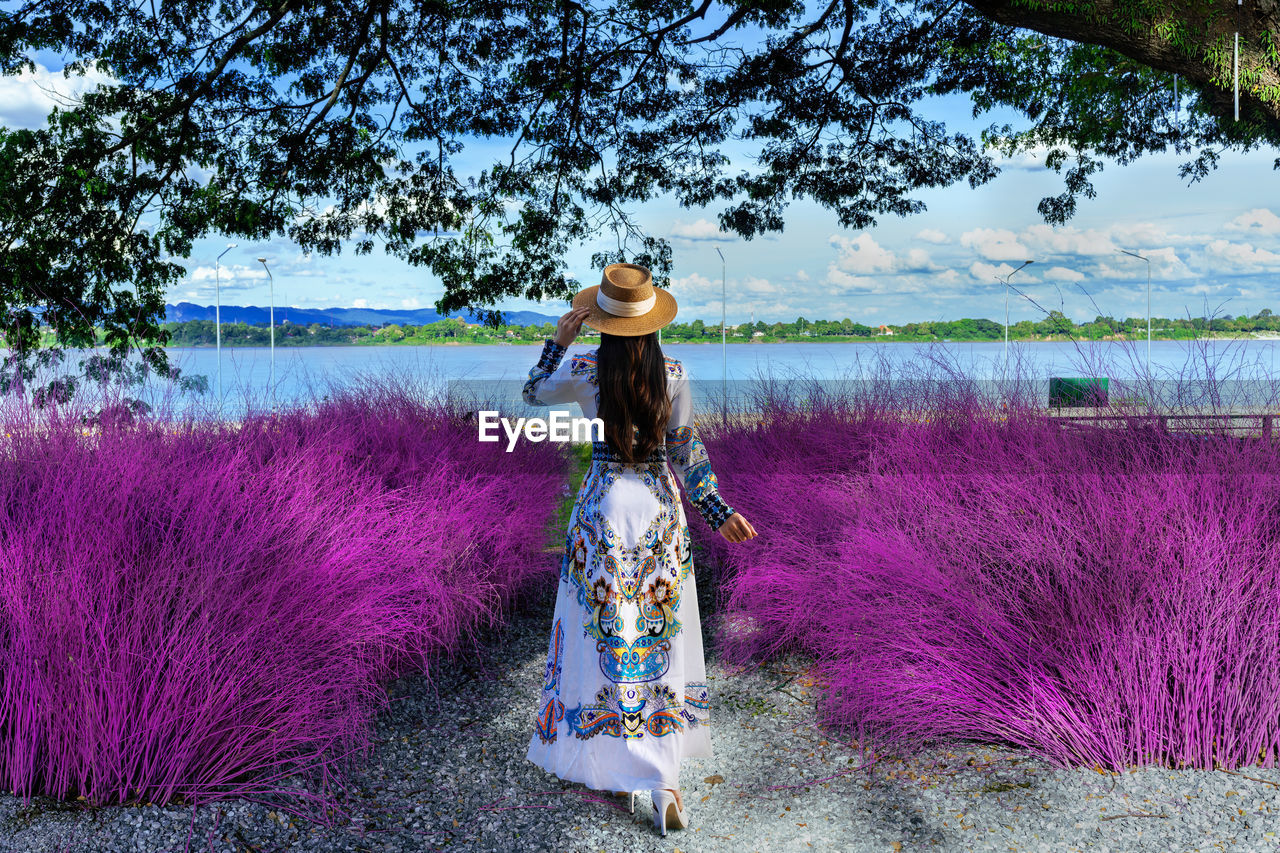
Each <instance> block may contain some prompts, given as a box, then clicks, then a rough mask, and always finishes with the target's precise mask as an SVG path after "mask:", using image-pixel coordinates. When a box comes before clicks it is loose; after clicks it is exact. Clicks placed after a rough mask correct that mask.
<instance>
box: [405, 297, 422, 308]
mask: <svg viewBox="0 0 1280 853" xmlns="http://www.w3.org/2000/svg"><path fill="white" fill-rule="evenodd" d="M400 307H401V308H421V307H422V303H421V302H419V301H418V299H417V297H416V296H415V297H413V298H410V299H401V300H400Z"/></svg>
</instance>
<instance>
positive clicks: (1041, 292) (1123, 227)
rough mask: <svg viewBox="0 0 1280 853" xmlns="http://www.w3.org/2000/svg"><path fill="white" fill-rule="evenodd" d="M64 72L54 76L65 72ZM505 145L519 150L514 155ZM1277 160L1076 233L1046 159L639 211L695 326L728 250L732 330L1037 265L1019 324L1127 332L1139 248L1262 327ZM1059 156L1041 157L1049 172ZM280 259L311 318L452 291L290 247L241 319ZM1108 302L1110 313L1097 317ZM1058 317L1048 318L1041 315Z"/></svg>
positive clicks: (14, 103)
mask: <svg viewBox="0 0 1280 853" xmlns="http://www.w3.org/2000/svg"><path fill="white" fill-rule="evenodd" d="M37 59H38V61H39V62H40V63H41V71H40V72H38V73H37V74H36V75H23V76H22V77H16V78H15V77H0V123H3V124H5V125H7V126H10V127H17V126H31V125H33V124H36V123H43V119H42V117H43V116H44V115H46V114H47V112H48V109H49V108H50V106H51V105H52V103H53V100H52V99H53V98H54V97H56V96H57V95H56V93H58V92H61V93H71V94H74V92H75V91H76V90H77V89H78V88H79V87H82V86H83V85H84V84H83V83H82V82H79V81H72V82H68V81H66V80H64V79H63V78H62V76H61V73H60V68H61V62H60V60H59V59H58V58H57V57H53V56H39V57H37ZM50 69H53V70H50ZM936 106H937V110H936V112H934V113H931V117H936V118H941V119H943V120H945V121H946V122H947V125H948V129H949V130H958V129H969V130H976V129H978V128H980V127H982V126H985V125H987V124H989V123H990V122H992V121H995V120H997V119H999V120H1004V118H1005V117H1003V116H993V115H990V114H987V115H984V116H982V117H980V118H979V119H977V120H974V119H972V118H971V117H970V116H969V109H968V105H967V102H966V101H964V100H962V99H950V100H947V101H945V102H942V101H940V102H936ZM504 146H505V147H504ZM509 148H510V146H509V143H502V142H485V141H481V142H477V143H473V144H472V146H470V147H469V148H468V150H467V151H465V152H464V153H463V154H462V155H460V156H459V157H458V158H455V163H456V164H457V166H458V170H459V173H460V174H463V175H465V174H467V173H468V172H467V171H465V169H464V168H462V167H463V166H464V165H472V166H473V167H474V168H475V169H476V170H478V169H479V168H482V167H484V166H487V165H489V164H490V163H491V162H492V159H493V158H494V157H496V156H498V152H502V153H504V154H505V153H506V152H507V151H509ZM729 153H730V156H731V157H732V158H733V161H734V162H733V164H732V166H731V167H730V171H734V170H736V169H737V168H739V167H743V168H749V167H750V165H751V164H750V158H749V156H748V155H749V152H748V151H746V150H743V151H737V152H735V151H730V152H729ZM1277 154H1280V152H1275V151H1268V150H1263V151H1257V152H1253V153H1251V154H1248V155H1241V154H1228V155H1223V157H1222V159H1221V161H1220V165H1219V168H1218V169H1217V170H1216V171H1215V172H1213V173H1212V174H1210V175H1209V176H1208V177H1207V178H1206V179H1205V180H1203V181H1201V182H1199V183H1197V184H1194V185H1190V186H1188V185H1187V184H1186V183H1185V181H1183V180H1182V179H1180V178H1179V177H1178V174H1177V166H1178V164H1179V163H1180V162H1181V161H1182V160H1183V159H1185V158H1182V157H1178V156H1176V155H1160V156H1151V157H1146V158H1143V159H1142V160H1139V161H1138V162H1137V163H1135V164H1132V165H1129V166H1126V167H1121V166H1119V165H1116V164H1114V163H1111V164H1108V166H1107V168H1106V169H1105V170H1104V171H1103V172H1102V173H1101V174H1100V175H1097V176H1095V179H1094V184H1095V186H1096V188H1097V191H1098V195H1097V197H1096V198H1094V199H1081V200H1080V201H1079V206H1078V212H1077V214H1076V216H1075V218H1074V219H1073V220H1072V221H1071V223H1070V224H1068V225H1065V226H1059V227H1050V226H1047V225H1045V224H1044V222H1043V220H1041V219H1040V217H1039V215H1038V214H1037V212H1036V204H1037V203H1038V201H1039V200H1040V198H1041V197H1043V196H1045V195H1055V194H1057V193H1058V192H1060V191H1061V186H1062V184H1061V177H1060V176H1059V175H1057V174H1055V173H1053V172H1051V171H1049V170H1047V169H1045V168H1044V166H1043V164H1042V162H1040V161H1037V159H1036V158H1034V157H1021V158H1017V159H1014V160H1012V161H1002V173H1001V174H1000V175H999V176H998V177H997V178H996V179H995V180H994V181H993V182H991V183H990V184H988V185H987V186H985V187H982V188H980V189H977V190H972V189H970V188H969V187H968V185H967V184H965V183H963V182H962V183H960V184H958V185H956V186H953V187H950V188H945V189H938V190H930V191H925V192H921V193H920V194H919V195H918V197H919V198H920V199H922V200H923V201H924V202H925V203H926V205H927V207H928V210H927V211H926V212H925V213H923V214H918V215H915V216H911V217H908V218H906V219H902V218H898V217H884V218H882V219H881V220H880V223H879V224H878V226H876V227H875V228H872V229H868V230H866V231H861V232H859V231H852V230H849V229H845V228H842V227H840V226H839V225H838V224H837V222H836V218H835V215H834V214H833V213H832V212H830V211H828V210H824V209H822V208H821V207H819V206H818V205H816V204H814V203H812V202H810V201H807V200H797V201H792V202H791V204H790V205H789V207H788V208H787V213H786V229H785V230H784V231H783V232H782V233H781V234H771V235H768V236H765V237H757V238H755V239H754V240H750V241H745V240H742V239H739V238H736V237H730V236H728V235H724V234H720V233H719V232H718V228H717V226H716V215H717V213H719V211H720V210H721V209H722V208H721V207H720V206H713V207H709V208H705V209H687V208H681V207H680V206H679V205H677V204H676V203H675V202H674V201H673V200H671V199H662V200H657V201H653V202H650V203H647V204H645V205H641V206H633V207H632V208H631V210H632V212H633V213H634V214H635V216H636V220H637V222H638V223H639V225H640V226H641V228H643V229H644V230H646V231H647V232H648V233H652V234H655V235H661V236H665V237H668V238H669V239H670V240H671V241H672V245H673V251H674V261H675V264H674V272H673V278H672V292H673V294H674V295H675V297H676V299H677V301H678V303H679V305H680V313H679V315H678V318H677V319H679V320H681V321H691V320H694V319H699V318H701V319H704V320H707V321H711V320H718V319H719V317H720V312H721V265H720V259H719V257H718V256H717V255H716V252H715V247H716V246H719V247H720V248H721V250H722V251H723V252H724V255H725V257H726V259H727V261H728V263H727V271H726V272H727V280H728V281H727V284H728V290H729V294H730V298H729V300H728V308H727V315H728V319H729V322H730V323H738V322H741V321H744V320H748V319H751V318H752V317H754V319H756V320H764V321H766V322H774V321H791V320H794V319H795V318H796V317H797V316H804V317H806V318H808V319H810V320H813V319H825V318H830V319H841V318H844V317H849V318H851V319H853V320H855V321H858V322H864V323H868V324H872V325H874V324H878V323H903V322H908V321H912V320H950V319H957V318H960V317H988V318H990V319H993V320H997V321H1001V320H1003V315H1004V285H1003V284H1002V283H1000V282H998V281H996V279H995V276H996V275H1003V274H1006V273H1008V272H1009V271H1010V270H1012V269H1013V268H1014V267H1017V266H1019V265H1020V264H1021V263H1022V261H1023V260H1026V259H1033V260H1035V264H1033V265H1032V266H1030V267H1027V268H1025V269H1023V270H1022V271H1020V272H1018V273H1017V274H1016V275H1014V276H1013V278H1012V282H1013V284H1015V285H1016V286H1017V287H1018V288H1019V289H1020V290H1022V291H1023V292H1025V294H1026V295H1027V296H1029V297H1031V299H1034V300H1035V301H1036V302H1037V303H1038V304H1039V306H1040V307H1036V306H1035V305H1033V304H1032V303H1031V302H1030V301H1029V300H1028V299H1026V298H1023V297H1021V296H1019V294H1018V293H1016V292H1015V293H1013V295H1012V297H1011V299H1010V317H1011V320H1012V321H1015V322H1016V321H1017V320H1021V319H1032V320H1034V319H1039V318H1040V317H1042V316H1043V311H1044V310H1049V309H1059V310H1062V311H1063V312H1064V313H1066V314H1067V316H1069V317H1071V318H1072V319H1074V320H1077V321H1080V320H1088V319H1092V318H1093V317H1094V316H1095V315H1096V314H1097V313H1099V311H1101V313H1104V314H1111V315H1114V316H1118V317H1125V316H1145V313H1146V274H1147V270H1146V264H1144V263H1143V262H1142V261H1139V260H1136V259H1134V258H1130V257H1127V256H1125V255H1123V254H1120V253H1119V249H1122V248H1123V249H1128V250H1130V251H1133V252H1137V253H1138V254H1141V255H1145V256H1146V257H1148V258H1150V260H1151V285H1152V310H1153V313H1154V314H1156V315H1157V316H1186V315H1188V314H1190V315H1192V316H1200V315H1202V314H1204V313H1206V311H1207V312H1208V313H1210V314H1228V315H1231V316H1236V315H1239V314H1253V313H1256V312H1257V311H1258V310H1259V309H1261V308H1264V307H1269V308H1272V309H1273V310H1276V311H1280V298H1277V290H1278V288H1280V201H1277V199H1278V198H1280V194H1278V193H1277V192H1276V190H1277V188H1278V187H1280V173H1278V172H1276V171H1275V170H1273V169H1272V163H1273V161H1274V160H1275V158H1276V156H1277ZM1042 159H1043V158H1040V160H1041V161H1042ZM226 243H227V240H226V239H219V238H209V239H205V240H201V241H199V242H197V244H196V247H195V250H194V252H193V254H192V257H191V258H189V259H187V260H186V261H185V265H186V267H187V269H188V274H187V277H186V279H185V280H184V281H183V282H181V283H180V284H179V285H178V286H176V287H174V288H173V289H172V290H171V292H170V294H169V301H171V302H178V301H189V302H196V303H200V304H212V302H213V294H214V267H213V261H214V258H215V256H217V254H218V253H219V252H221V251H222V249H223V248H224V247H225V246H226ZM613 245H614V238H613V235H612V234H611V233H610V234H603V235H601V239H600V241H599V243H598V244H597V245H587V246H583V247H581V248H580V249H578V250H577V251H576V252H574V253H573V254H571V256H570V257H569V258H568V261H569V264H570V270H571V271H572V274H574V275H575V276H576V277H577V278H578V279H579V280H580V281H582V282H583V283H584V284H593V283H595V281H596V280H597V278H598V275H599V273H598V271H593V270H592V269H591V267H590V263H589V260H590V256H591V254H592V253H593V252H595V251H597V250H599V249H601V248H612V247H613ZM259 256H265V257H266V258H267V259H268V262H269V263H270V264H271V269H272V272H273V274H274V276H275V292H276V300H277V305H297V306H301V307H340V306H348V307H397V308H398V307H430V306H431V304H432V303H433V302H434V301H435V300H436V299H437V298H439V296H440V295H441V293H442V288H441V285H440V282H439V280H438V279H436V278H435V277H434V276H432V275H431V274H430V273H429V272H427V271H426V270H423V269H418V268H413V267H410V266H408V265H406V264H404V263H402V262H400V261H399V260H397V259H395V258H391V257H388V256H386V255H384V254H383V253H382V251H381V249H380V248H379V249H377V250H375V252H374V254H373V255H369V256H364V257H356V256H355V255H353V254H351V253H350V252H349V251H347V250H344V252H343V253H342V254H340V255H336V256H320V255H311V256H307V255H304V254H302V253H301V252H299V251H298V250H297V248H296V247H295V246H293V245H292V244H290V243H289V242H288V241H287V240H284V239H281V238H277V239H276V240H273V241H271V242H269V243H261V244H253V245H250V244H249V243H247V242H244V241H241V242H240V245H239V247H238V248H236V249H233V250H231V251H230V252H228V253H227V254H226V256H225V257H224V258H223V260H222V272H221V280H222V296H223V301H224V302H225V303H227V304H242V305H244V304H255V305H266V304H267V301H268V288H267V276H266V273H265V272H264V271H263V269H262V266H261V265H260V264H259V263H258V262H257V261H256V260H255V259H256V258H257V257H259ZM1095 303H1096V305H1095ZM500 307H502V308H506V309H512V310H520V309H527V310H535V311H540V312H542V313H546V314H559V313H562V312H563V311H564V310H566V305H565V304H564V303H563V302H548V303H545V304H540V303H536V302H528V301H525V300H512V301H509V302H507V303H504V304H503V305H502V306H500ZM1042 309H1043V310H1042Z"/></svg>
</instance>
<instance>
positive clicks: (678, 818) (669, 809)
mask: <svg viewBox="0 0 1280 853" xmlns="http://www.w3.org/2000/svg"><path fill="white" fill-rule="evenodd" d="M688 825H689V814H688V812H687V811H686V810H684V809H680V808H677V807H676V795H675V794H673V793H671V792H670V791H668V790H665V789H663V788H658V789H655V790H654V792H653V826H654V828H655V829H657V830H658V831H659V832H661V833H662V837H663V838H666V837H667V827H668V826H670V827H671V828H672V829H684V828H685V827H687V826H688Z"/></svg>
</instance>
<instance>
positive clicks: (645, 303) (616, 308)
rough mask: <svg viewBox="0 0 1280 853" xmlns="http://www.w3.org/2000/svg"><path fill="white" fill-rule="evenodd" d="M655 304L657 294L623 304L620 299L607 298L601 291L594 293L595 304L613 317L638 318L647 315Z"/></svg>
mask: <svg viewBox="0 0 1280 853" xmlns="http://www.w3.org/2000/svg"><path fill="white" fill-rule="evenodd" d="M657 302H658V294H657V293H651V294H649V298H648V299H641V300H640V301H639V302H623V301H622V300H621V299H614V298H613V297H612V296H608V295H607V294H605V292H604V290H603V289H601V290H597V291H596V304H597V305H599V306H600V308H601V309H602V310H604V311H606V312H607V313H609V314H612V315H614V316H615V317H639V316H640V315H641V314H648V313H649V311H650V309H652V308H653V306H654V305H656V304H657Z"/></svg>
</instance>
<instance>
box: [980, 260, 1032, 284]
mask: <svg viewBox="0 0 1280 853" xmlns="http://www.w3.org/2000/svg"><path fill="white" fill-rule="evenodd" d="M1016 269H1017V267H1015V266H1012V265H1010V264H988V263H986V262H984V261H974V262H973V263H972V264H970V265H969V275H971V276H973V278H974V279H976V280H977V281H981V282H984V283H985V282H989V281H992V280H993V279H994V278H996V277H997V276H999V277H1000V278H1002V279H1003V278H1004V277H1005V276H1007V275H1010V274H1011V273H1012V272H1013V271H1014V270H1016ZM1032 281H1039V279H1038V278H1036V277H1035V276H1034V275H1031V273H1030V272H1029V271H1028V270H1025V269H1024V270H1023V271H1022V272H1020V273H1018V275H1017V277H1016V278H1010V279H1009V284H1011V285H1016V284H1018V283H1020V282H1023V283H1025V282H1032Z"/></svg>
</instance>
